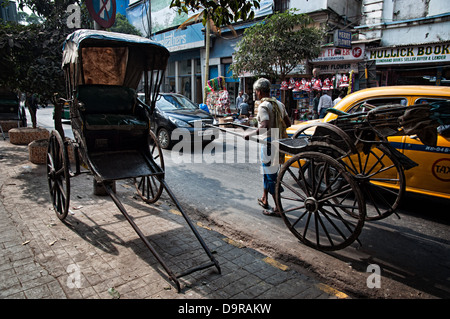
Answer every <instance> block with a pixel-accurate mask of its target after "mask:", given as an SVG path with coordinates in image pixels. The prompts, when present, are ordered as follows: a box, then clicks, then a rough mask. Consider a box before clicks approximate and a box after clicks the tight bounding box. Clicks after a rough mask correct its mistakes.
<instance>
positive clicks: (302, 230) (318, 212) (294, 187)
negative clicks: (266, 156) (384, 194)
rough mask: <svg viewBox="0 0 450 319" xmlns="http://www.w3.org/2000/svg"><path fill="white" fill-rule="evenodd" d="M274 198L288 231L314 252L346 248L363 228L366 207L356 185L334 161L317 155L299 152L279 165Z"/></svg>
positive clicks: (346, 172) (322, 155) (315, 153)
mask: <svg viewBox="0 0 450 319" xmlns="http://www.w3.org/2000/svg"><path fill="white" fill-rule="evenodd" d="M275 198H276V203H277V208H278V210H279V212H280V213H281V216H282V218H283V220H284V222H285V224H286V225H287V227H288V228H289V230H290V231H291V232H292V233H293V234H294V235H295V236H296V237H297V238H298V239H299V240H300V241H301V242H302V243H304V244H306V245H307V246H310V247H313V248H315V249H319V250H324V251H333V250H338V249H342V248H345V247H347V246H349V245H350V244H352V243H353V242H354V241H355V240H357V238H358V236H359V234H360V233H361V230H362V227H363V225H364V220H365V216H366V206H365V202H364V198H363V195H362V192H361V190H360V188H359V186H358V184H357V182H356V181H355V179H354V178H353V176H352V175H351V174H350V173H349V172H348V171H347V170H346V169H345V168H344V167H343V166H342V165H341V164H340V163H339V162H338V161H337V160H335V159H333V158H332V157H331V156H328V155H325V154H322V153H319V152H313V151H306V152H301V153H299V154H297V155H295V156H293V157H291V158H290V159H289V160H288V161H287V162H286V163H285V164H284V165H283V166H282V168H281V170H280V173H279V175H278V179H277V185H276V194H275ZM349 211H351V212H352V215H350V214H348V212H349ZM355 216H357V218H354V217H355Z"/></svg>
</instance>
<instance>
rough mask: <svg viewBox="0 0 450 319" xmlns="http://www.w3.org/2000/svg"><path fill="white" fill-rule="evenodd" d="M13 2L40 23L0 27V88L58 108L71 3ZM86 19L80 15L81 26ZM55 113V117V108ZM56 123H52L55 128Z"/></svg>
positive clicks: (66, 0)
mask: <svg viewBox="0 0 450 319" xmlns="http://www.w3.org/2000/svg"><path fill="white" fill-rule="evenodd" d="M17 2H18V7H19V9H21V10H23V8H24V6H28V7H29V8H30V9H31V10H32V11H33V12H34V13H35V14H36V15H37V16H39V17H40V18H41V19H42V21H43V22H42V23H40V24H30V25H26V26H23V25H19V24H1V25H0V67H1V68H2V72H1V73H0V86H4V87H9V88H11V89H14V90H16V91H20V92H24V93H26V94H28V95H29V94H33V93H35V94H37V95H39V96H40V98H41V100H43V101H46V100H51V101H52V102H53V103H54V104H55V108H56V107H57V106H59V105H58V102H57V99H56V96H59V97H62V96H64V95H65V94H64V92H65V82H64V74H63V72H62V70H61V61H62V45H63V42H64V40H65V38H66V36H67V35H68V34H69V33H71V32H73V29H70V28H68V26H67V17H68V15H69V13H66V9H67V6H68V5H69V4H72V3H74V0H54V1H48V0H17ZM75 2H78V3H79V2H80V1H75ZM82 12H83V11H82ZM86 17H87V14H82V21H81V23H82V27H86V26H87V25H88V24H89V23H90V22H89V20H88V19H87V18H86ZM55 94H57V95H55ZM30 113H31V112H30ZM55 114H58V112H57V111H56V109H55ZM32 117H33V114H32ZM33 124H34V125H35V121H33ZM57 124H58V123H56V120H55V126H57Z"/></svg>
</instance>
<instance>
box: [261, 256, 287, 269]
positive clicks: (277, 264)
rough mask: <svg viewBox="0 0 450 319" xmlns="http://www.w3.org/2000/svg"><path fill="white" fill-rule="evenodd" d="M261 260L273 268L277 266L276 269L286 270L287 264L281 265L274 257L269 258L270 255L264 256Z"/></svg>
mask: <svg viewBox="0 0 450 319" xmlns="http://www.w3.org/2000/svg"><path fill="white" fill-rule="evenodd" d="M263 261H264V262H266V263H268V264H269V265H271V266H273V267H275V268H278V269H280V270H282V271H286V270H288V269H289V267H288V266H286V265H283V264H282V263H280V262H278V261H276V260H275V259H273V258H270V257H266V258H264V259H263Z"/></svg>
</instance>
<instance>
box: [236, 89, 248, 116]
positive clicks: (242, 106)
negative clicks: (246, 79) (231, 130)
mask: <svg viewBox="0 0 450 319" xmlns="http://www.w3.org/2000/svg"><path fill="white" fill-rule="evenodd" d="M242 97H243V100H242V103H241V104H240V105H239V109H238V111H239V115H245V116H249V115H250V112H249V105H248V94H247V93H244V95H243V96H242Z"/></svg>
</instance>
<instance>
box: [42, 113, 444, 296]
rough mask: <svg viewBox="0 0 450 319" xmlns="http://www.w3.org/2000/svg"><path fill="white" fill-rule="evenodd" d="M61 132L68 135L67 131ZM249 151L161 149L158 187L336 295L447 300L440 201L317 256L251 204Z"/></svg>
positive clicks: (426, 202) (237, 145)
mask: <svg viewBox="0 0 450 319" xmlns="http://www.w3.org/2000/svg"><path fill="white" fill-rule="evenodd" d="M39 112H40V113H41V114H42V115H41V114H40V115H41V116H38V122H39V123H40V125H44V126H47V127H52V125H53V124H52V120H51V119H50V121H49V120H48V116H43V114H47V115H48V114H49V112H50V111H49V110H48V109H39ZM64 127H65V129H66V134H67V136H70V134H71V130H70V125H64ZM224 139H226V142H225V140H224ZM257 147H258V146H257V144H256V143H254V142H244V141H243V140H242V139H240V138H238V137H236V136H234V135H230V134H226V135H224V134H221V136H220V138H219V139H218V140H216V141H214V142H212V143H211V144H209V146H207V147H206V148H205V150H204V151H203V152H202V150H201V149H198V148H195V149H194V148H193V149H192V150H191V151H188V152H184V153H182V154H180V153H179V152H177V151H174V150H172V151H169V150H165V151H164V157H165V162H166V180H167V182H168V184H169V185H170V187H171V188H172V189H173V190H174V192H175V193H176V195H177V198H178V199H179V200H180V201H182V202H183V203H184V204H185V205H187V206H189V207H191V208H192V210H193V211H196V212H198V217H199V218H200V217H201V218H203V221H204V222H205V223H206V222H208V223H210V226H211V227H214V229H217V230H219V231H221V232H223V233H225V234H227V235H229V236H230V237H233V238H237V239H240V240H242V241H243V242H245V243H246V244H247V245H249V246H251V247H254V248H256V249H258V250H260V251H263V252H264V253H266V254H268V255H270V256H271V257H274V258H277V259H282V260H284V261H286V262H290V263H291V264H292V266H293V267H296V266H297V267H298V271H301V272H305V273H306V274H308V275H311V274H314V275H315V276H316V278H320V279H321V280H324V281H326V282H328V283H329V284H331V285H334V286H336V287H340V288H341V290H342V291H347V292H349V293H351V294H354V295H361V296H371V297H381V298H386V297H387V298H410V297H413V298H433V297H438V298H449V297H450V282H449V280H448V278H450V253H449V252H450V249H449V248H450V233H449V231H448V230H449V225H450V218H449V216H448V214H446V213H447V212H448V204H449V202H448V201H445V200H438V199H433V198H427V197H418V196H412V195H408V196H407V197H406V199H405V200H404V203H403V204H402V205H401V207H400V208H401V209H400V211H399V215H400V216H401V219H398V218H397V217H396V216H391V217H389V218H387V219H385V220H382V221H378V222H371V223H366V225H365V227H364V229H363V232H362V234H361V236H360V239H361V241H362V243H363V246H362V247H359V245H357V244H355V245H353V246H352V247H349V248H347V249H345V250H342V251H339V252H335V253H329V254H325V253H321V252H317V251H316V250H313V249H310V248H308V247H306V246H304V245H302V244H300V243H298V242H297V240H296V238H295V237H294V236H293V235H292V234H291V233H290V232H289V231H288V230H287V228H286V226H285V225H284V223H283V222H282V220H280V219H277V218H272V217H266V216H263V215H262V214H261V211H262V209H261V208H260V207H259V206H258V205H257V203H256V199H257V198H258V197H260V196H261V185H262V183H261V180H262V176H261V175H260V168H259V163H258V162H257V154H258V149H257ZM202 154H203V155H202ZM205 154H206V155H205ZM255 157H256V158H255ZM368 209H371V208H370V207H369V208H368ZM372 264H375V265H378V266H379V267H380V269H381V275H382V285H381V288H377V289H369V288H368V287H367V277H368V272H367V271H368V267H369V265H372Z"/></svg>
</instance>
